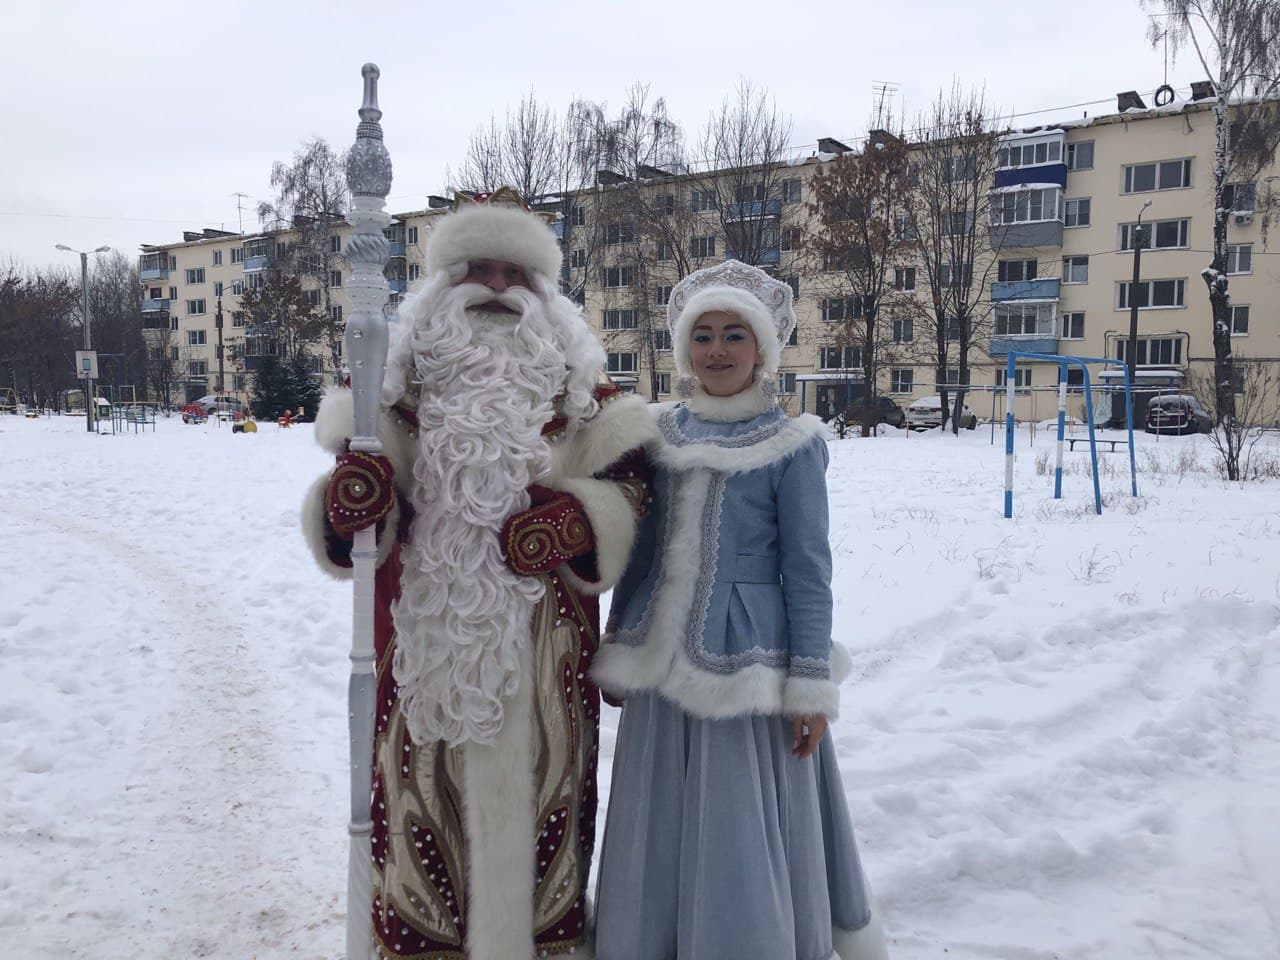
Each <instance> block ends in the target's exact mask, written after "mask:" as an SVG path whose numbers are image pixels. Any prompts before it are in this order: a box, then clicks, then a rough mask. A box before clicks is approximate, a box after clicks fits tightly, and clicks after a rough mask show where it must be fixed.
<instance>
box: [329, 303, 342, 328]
mask: <svg viewBox="0 0 1280 960" xmlns="http://www.w3.org/2000/svg"><path fill="white" fill-rule="evenodd" d="M329 319H330V320H332V321H333V322H334V323H341V322H342V304H340V303H334V304H330V305H329Z"/></svg>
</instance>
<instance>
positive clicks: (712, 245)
mask: <svg viewBox="0 0 1280 960" xmlns="http://www.w3.org/2000/svg"><path fill="white" fill-rule="evenodd" d="M715 255H716V238H715V237H714V236H710V237H694V238H693V239H692V240H690V241H689V256H691V257H693V258H694V259H695V260H700V259H704V258H707V257H714V256H715Z"/></svg>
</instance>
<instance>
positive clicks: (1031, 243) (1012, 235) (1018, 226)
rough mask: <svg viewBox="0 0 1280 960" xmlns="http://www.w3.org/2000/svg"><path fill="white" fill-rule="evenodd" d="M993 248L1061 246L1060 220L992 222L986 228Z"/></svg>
mask: <svg viewBox="0 0 1280 960" xmlns="http://www.w3.org/2000/svg"><path fill="white" fill-rule="evenodd" d="M988 239H989V240H990V241H991V248H992V249H993V250H1021V249H1027V248H1032V247H1061V246H1062V221H1061V220H1032V221H1030V222H1026V223H1007V224H998V223H993V224H992V225H991V226H990V228H989V229H988Z"/></svg>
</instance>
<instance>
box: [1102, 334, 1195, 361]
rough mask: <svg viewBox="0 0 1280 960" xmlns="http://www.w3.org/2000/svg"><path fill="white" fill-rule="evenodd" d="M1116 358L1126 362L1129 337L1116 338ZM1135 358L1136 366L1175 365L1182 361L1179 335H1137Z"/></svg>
mask: <svg viewBox="0 0 1280 960" xmlns="http://www.w3.org/2000/svg"><path fill="white" fill-rule="evenodd" d="M1115 345H1116V359H1117V360H1120V361H1121V362H1125V363H1127V362H1128V355H1129V339H1128V338H1127V337H1121V338H1119V339H1117V340H1116V342H1115ZM1136 355H1137V359H1136V361H1135V363H1136V364H1137V365H1138V366H1151V367H1176V366H1178V365H1180V364H1181V363H1182V338H1181V337H1139V338H1138V349H1137V352H1136Z"/></svg>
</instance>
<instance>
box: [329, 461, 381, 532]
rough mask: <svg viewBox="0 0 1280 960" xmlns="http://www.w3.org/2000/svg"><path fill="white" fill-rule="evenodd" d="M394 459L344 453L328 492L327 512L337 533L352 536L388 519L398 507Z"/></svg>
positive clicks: (331, 477)
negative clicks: (393, 484) (392, 464)
mask: <svg viewBox="0 0 1280 960" xmlns="http://www.w3.org/2000/svg"><path fill="white" fill-rule="evenodd" d="M393 472H394V471H393V470H392V467H391V461H390V460H388V459H387V458H386V457H384V456H382V455H381V454H377V453H361V452H358V451H357V452H355V453H344V454H341V455H340V456H339V457H338V465H337V466H336V467H334V468H333V473H332V474H331V475H330V477H329V485H328V486H327V487H325V491H324V512H325V516H326V517H328V519H329V525H330V526H331V527H333V532H334V533H336V534H338V536H340V537H344V538H346V539H350V538H351V537H353V536H355V533H356V531H357V530H363V529H364V528H365V527H371V526H373V525H374V524H376V523H380V522H382V521H383V520H385V519H386V517H387V514H389V513H390V512H391V508H392V507H393V506H395V502H396V491H395V487H393V486H392V484H391V475H392V473H393Z"/></svg>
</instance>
